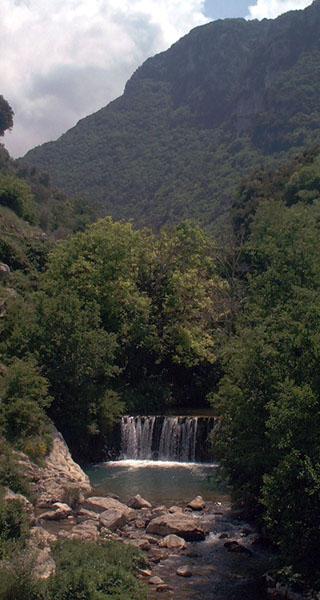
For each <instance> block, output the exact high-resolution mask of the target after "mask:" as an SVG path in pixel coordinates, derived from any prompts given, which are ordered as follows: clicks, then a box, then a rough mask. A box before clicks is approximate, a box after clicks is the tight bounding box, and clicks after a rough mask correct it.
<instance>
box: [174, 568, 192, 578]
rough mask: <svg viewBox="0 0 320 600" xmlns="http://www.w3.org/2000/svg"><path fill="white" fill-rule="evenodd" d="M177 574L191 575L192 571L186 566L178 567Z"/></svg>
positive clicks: (180, 575)
mask: <svg viewBox="0 0 320 600" xmlns="http://www.w3.org/2000/svg"><path fill="white" fill-rule="evenodd" d="M177 575H179V577H192V571H191V569H189V567H187V566H185V567H179V568H178V569H177Z"/></svg>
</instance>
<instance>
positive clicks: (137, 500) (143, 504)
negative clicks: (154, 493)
mask: <svg viewBox="0 0 320 600" xmlns="http://www.w3.org/2000/svg"><path fill="white" fill-rule="evenodd" d="M128 506H129V507H130V508H136V509H138V510H139V509H141V508H152V504H150V502H148V500H145V499H144V498H142V496H140V494H137V496H134V498H130V500H129V502H128Z"/></svg>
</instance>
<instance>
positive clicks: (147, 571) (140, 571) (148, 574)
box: [138, 569, 152, 577]
mask: <svg viewBox="0 0 320 600" xmlns="http://www.w3.org/2000/svg"><path fill="white" fill-rule="evenodd" d="M138 575H141V577H152V571H150V569H138Z"/></svg>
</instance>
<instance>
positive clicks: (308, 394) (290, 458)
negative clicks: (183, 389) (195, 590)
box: [213, 153, 320, 587]
mask: <svg viewBox="0 0 320 600" xmlns="http://www.w3.org/2000/svg"><path fill="white" fill-rule="evenodd" d="M264 184H266V188H265V189H264ZM319 185H320V179H319V159H318V155H317V154H316V153H315V154H314V155H313V156H310V155H309V156H306V157H304V158H303V157H302V158H301V159H300V160H299V161H296V162H295V163H294V164H293V165H291V166H290V167H288V168H287V169H285V170H284V171H280V172H279V173H278V175H277V176H276V177H275V178H274V181H272V178H269V177H268V176H262V177H261V178H260V180H259V182H258V185H257V186H255V183H253V184H252V185H251V191H250V194H249V198H250V199H251V200H252V199H254V202H253V203H251V205H250V206H249V209H248V212H247V213H246V216H245V219H244V220H242V222H241V219H242V216H243V215H244V214H245V213H244V212H243V208H244V209H245V203H244V202H243V198H244V196H243V197H242V201H241V202H243V205H242V207H241V206H240V205H239V203H238V205H237V207H236V209H237V210H238V211H240V212H238V213H237V214H238V216H239V215H240V216H241V219H240V221H239V220H237V219H236V220H235V224H236V227H237V234H238V235H239V239H241V227H242V226H243V225H245V229H246V234H245V235H246V241H245V244H244V245H243V246H242V248H241V265H240V267H239V272H240V273H241V277H242V278H244V277H245V281H246V286H245V297H244V299H243V312H242V313H241V314H240V315H239V318H238V321H237V326H236V334H235V336H234V337H233V338H231V340H230V343H229V345H228V347H227V348H226V349H225V357H224V364H225V375H224V377H223V379H222V382H221V386H220V392H219V396H218V397H215V398H214V400H213V401H214V402H215V403H216V406H217V407H219V409H220V411H221V414H222V422H221V428H220V430H219V432H218V434H217V438H216V444H217V448H218V449H219V451H220V453H221V456H222V462H223V464H224V466H225V468H226V470H227V472H228V473H229V476H230V479H231V482H232V484H233V486H234V491H235V498H236V500H237V501H238V502H240V503H241V504H242V505H243V506H244V507H245V508H246V510H247V511H249V512H251V513H255V514H259V515H260V518H261V522H262V523H264V524H265V525H266V526H267V528H268V531H269V533H270V535H271V537H272V539H273V540H274V541H275V542H276V543H277V544H278V545H279V548H280V550H281V555H282V558H283V565H284V567H285V570H284V572H286V573H287V574H291V575H290V577H291V576H292V574H294V579H295V578H298V579H300V580H304V581H307V582H309V583H311V584H312V585H314V586H316V587H319V584H320V562H319V555H318V553H317V550H316V548H317V539H318V532H319V516H318V515H319V512H320V487H319V464H320V433H319V432H320V379H319V370H318V363H319V356H320V337H319V330H320V302H319V291H320V262H319V247H320V229H319V222H320V219H319V217H320V204H319V202H318V197H319V192H320V188H319ZM270 190H274V192H275V194H274V195H275V198H272V196H270V195H269V193H270ZM309 192H312V193H311V194H309ZM239 225H240V226H239Z"/></svg>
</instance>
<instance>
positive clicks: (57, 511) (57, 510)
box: [39, 502, 72, 521]
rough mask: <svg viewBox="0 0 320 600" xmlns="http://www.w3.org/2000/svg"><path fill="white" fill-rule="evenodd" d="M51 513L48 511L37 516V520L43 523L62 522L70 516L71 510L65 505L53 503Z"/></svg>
mask: <svg viewBox="0 0 320 600" xmlns="http://www.w3.org/2000/svg"><path fill="white" fill-rule="evenodd" d="M52 508H53V509H54V510H53V511H48V512H45V513H42V514H41V515H39V520H45V521H62V520H63V519H67V518H68V517H70V516H71V515H72V510H71V508H70V506H68V505H67V504H63V503H61V502H55V503H54V504H53V505H52Z"/></svg>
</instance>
